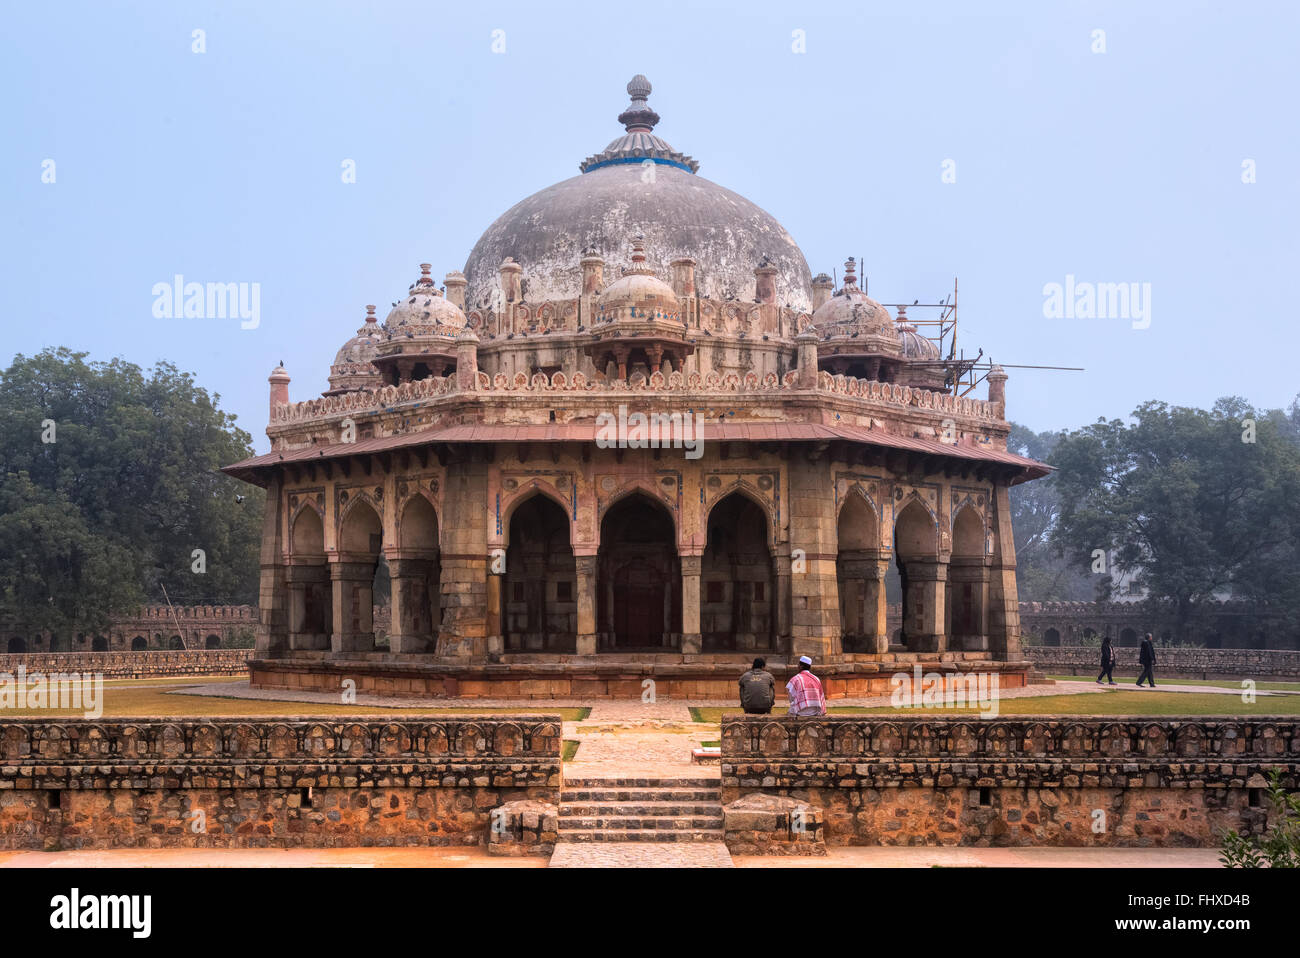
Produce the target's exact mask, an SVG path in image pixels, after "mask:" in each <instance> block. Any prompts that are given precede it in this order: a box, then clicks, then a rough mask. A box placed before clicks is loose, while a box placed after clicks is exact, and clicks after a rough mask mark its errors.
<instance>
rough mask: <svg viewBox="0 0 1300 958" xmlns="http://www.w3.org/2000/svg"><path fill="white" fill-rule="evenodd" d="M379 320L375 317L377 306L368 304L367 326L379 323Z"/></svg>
mask: <svg viewBox="0 0 1300 958" xmlns="http://www.w3.org/2000/svg"><path fill="white" fill-rule="evenodd" d="M378 322H379V320H378V319H377V318H376V317H375V307H373V306H367V307H366V325H367V326H370V325H373V324H376V323H378Z"/></svg>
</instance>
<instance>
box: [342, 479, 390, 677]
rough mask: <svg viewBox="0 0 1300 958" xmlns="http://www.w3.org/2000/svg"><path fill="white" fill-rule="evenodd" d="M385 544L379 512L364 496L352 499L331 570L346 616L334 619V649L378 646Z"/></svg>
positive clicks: (366, 649)
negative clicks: (378, 599) (378, 601)
mask: <svg viewBox="0 0 1300 958" xmlns="http://www.w3.org/2000/svg"><path fill="white" fill-rule="evenodd" d="M383 545H384V527H383V523H381V522H380V520H379V513H377V512H376V511H375V510H374V508H373V507H372V506H371V505H370V504H369V503H368V502H366V501H365V500H364V499H355V500H353V502H352V503H351V505H350V506H349V508H348V510H347V513H346V514H345V515H344V516H343V523H342V525H341V526H340V528H339V551H338V560H337V561H336V562H335V563H334V565H333V566H332V567H331V570H330V571H331V574H332V578H333V584H334V591H335V593H336V595H337V600H336V604H335V607H336V608H338V609H340V610H341V611H342V619H343V621H341V622H338V621H336V622H335V623H334V632H333V635H332V642H331V647H332V648H333V650H334V651H335V652H373V651H374V650H375V619H374V616H375V605H374V603H375V580H376V576H377V575H378V574H379V565H380V560H381V559H382V558H383ZM380 578H381V579H382V578H383V577H382V576H380Z"/></svg>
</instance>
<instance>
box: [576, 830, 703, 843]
mask: <svg viewBox="0 0 1300 958" xmlns="http://www.w3.org/2000/svg"><path fill="white" fill-rule="evenodd" d="M722 839H723V833H722V829H721V828H718V829H707V830H703V831H694V832H685V831H675V830H669V829H653V830H645V831H633V830H631V829H628V830H626V831H624V830H610V831H562V832H561V833H560V836H559V841H558V842H557V844H560V845H563V844H568V843H577V842H720V841H722Z"/></svg>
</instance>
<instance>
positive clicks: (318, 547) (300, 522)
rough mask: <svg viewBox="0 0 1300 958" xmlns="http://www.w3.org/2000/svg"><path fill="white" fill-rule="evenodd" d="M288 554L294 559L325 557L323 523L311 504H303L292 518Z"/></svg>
mask: <svg viewBox="0 0 1300 958" xmlns="http://www.w3.org/2000/svg"><path fill="white" fill-rule="evenodd" d="M289 552H290V554H291V555H293V556H294V557H296V558H297V557H303V558H306V557H315V556H320V557H322V558H323V557H324V555H325V523H324V522H323V521H322V519H321V515H320V512H319V511H317V509H316V506H315V505H314V504H313V503H310V502H304V503H303V504H302V505H301V506H299V507H298V511H297V513H296V514H295V515H294V517H293V522H292V523H291V524H290V526H289Z"/></svg>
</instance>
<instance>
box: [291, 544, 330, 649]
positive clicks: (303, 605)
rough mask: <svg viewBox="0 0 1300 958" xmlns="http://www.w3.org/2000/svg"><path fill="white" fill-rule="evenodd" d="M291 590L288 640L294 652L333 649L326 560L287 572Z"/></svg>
mask: <svg viewBox="0 0 1300 958" xmlns="http://www.w3.org/2000/svg"><path fill="white" fill-rule="evenodd" d="M285 584H286V587H287V590H288V641H289V648H290V649H293V650H295V651H296V650H299V649H310V650H325V649H328V648H329V647H330V633H331V632H332V631H333V629H332V627H331V625H330V623H331V621H332V615H331V612H332V606H333V599H332V597H331V587H330V570H329V566H327V565H326V564H325V561H324V560H323V559H322V560H320V561H317V562H298V563H294V564H291V565H290V566H288V567H287V568H286V569H285Z"/></svg>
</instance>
